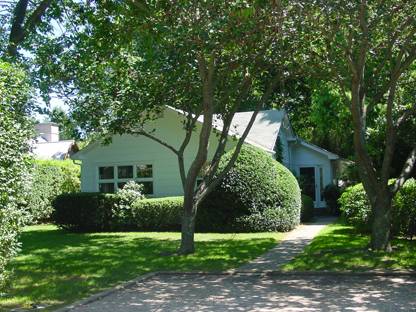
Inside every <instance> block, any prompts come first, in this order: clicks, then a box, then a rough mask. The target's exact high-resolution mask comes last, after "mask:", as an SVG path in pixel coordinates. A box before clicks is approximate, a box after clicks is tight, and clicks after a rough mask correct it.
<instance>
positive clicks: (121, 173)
mask: <svg viewBox="0 0 416 312" xmlns="http://www.w3.org/2000/svg"><path fill="white" fill-rule="evenodd" d="M117 177H118V178H119V179H133V166H118V167H117Z"/></svg>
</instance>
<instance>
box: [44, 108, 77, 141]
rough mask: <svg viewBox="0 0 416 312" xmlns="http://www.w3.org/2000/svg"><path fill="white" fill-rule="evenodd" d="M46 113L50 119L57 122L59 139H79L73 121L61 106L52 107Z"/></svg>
mask: <svg viewBox="0 0 416 312" xmlns="http://www.w3.org/2000/svg"><path fill="white" fill-rule="evenodd" d="M48 115H49V120H50V121H52V122H54V123H56V124H58V126H59V137H60V139H61V140H71V139H73V140H79V139H80V138H81V135H80V131H79V129H78V128H77V126H76V123H75V121H74V120H72V118H71V117H70V116H68V114H67V113H66V112H65V111H64V110H63V109H62V108H60V107H54V108H52V109H51V110H50V111H49V114H48Z"/></svg>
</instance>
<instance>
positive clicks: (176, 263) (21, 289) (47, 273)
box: [0, 229, 276, 310]
mask: <svg viewBox="0 0 416 312" xmlns="http://www.w3.org/2000/svg"><path fill="white" fill-rule="evenodd" d="M206 235H207V236H209V235H210V234H206ZM178 238H179V235H178V234H177V233H154V237H152V233H100V234H72V233H66V232H64V231H60V230H55V229H50V230H34V231H27V232H24V233H23V235H22V243H23V251H22V253H21V254H20V256H19V257H18V258H17V259H16V261H15V262H14V264H13V267H14V273H15V274H14V281H13V284H12V287H11V289H10V291H9V292H8V294H7V297H4V298H0V310H1V307H11V306H27V305H30V304H33V303H37V304H46V305H57V304H58V305H60V304H66V303H69V302H72V301H75V300H76V299H79V298H82V297H85V296H86V295H88V294H91V293H95V292H97V291H99V290H101V289H103V288H107V287H110V286H113V285H116V284H118V283H120V282H121V281H125V280H129V279H132V278H134V277H137V276H138V275H140V274H144V273H146V272H152V271H160V270H172V271H189V270H224V269H228V268H231V267H236V266H239V265H241V264H242V263H244V262H247V261H249V260H251V259H252V258H254V257H256V256H258V255H260V254H262V253H263V252H265V251H267V250H268V249H269V248H271V247H273V246H274V245H275V244H276V240H275V239H273V238H272V237H264V238H251V239H249V238H247V239H232V237H230V236H228V237H227V239H214V240H209V239H208V240H205V241H204V240H202V241H197V243H196V250H197V251H196V253H195V254H192V255H188V256H174V255H172V256H160V254H161V253H162V252H163V253H173V252H174V251H175V250H176V249H177V247H178V246H179V240H178ZM216 238H217V237H216Z"/></svg>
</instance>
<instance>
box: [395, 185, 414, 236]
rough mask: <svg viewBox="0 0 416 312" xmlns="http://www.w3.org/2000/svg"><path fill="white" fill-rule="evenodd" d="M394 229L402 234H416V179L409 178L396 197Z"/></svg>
mask: <svg viewBox="0 0 416 312" xmlns="http://www.w3.org/2000/svg"><path fill="white" fill-rule="evenodd" d="M393 209H394V210H393V211H394V217H393V229H395V231H396V232H397V233H400V234H401V235H403V236H405V237H408V238H410V239H411V238H413V237H415V236H416V180H415V179H411V180H408V181H407V182H406V183H405V185H404V186H403V187H402V189H401V190H400V191H399V192H398V193H397V195H396V197H395V198H394V207H393Z"/></svg>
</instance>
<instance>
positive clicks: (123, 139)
mask: <svg viewBox="0 0 416 312" xmlns="http://www.w3.org/2000/svg"><path fill="white" fill-rule="evenodd" d="M180 121H181V117H178V114H177V113H176V112H173V111H170V110H166V112H165V116H164V118H163V119H161V120H158V122H157V130H156V131H155V133H154V135H155V136H157V137H158V138H161V139H163V140H164V141H166V142H167V143H168V144H170V145H172V146H174V147H175V148H178V147H179V146H180V144H181V142H182V140H183V137H184V135H185V131H184V130H183V129H182V123H181V122H180ZM152 127H153V128H156V125H155V124H153V125H149V129H153V128H152ZM199 127H200V125H198V128H197V130H196V131H195V132H194V134H193V136H192V139H191V141H190V143H189V145H188V148H187V149H186V151H185V165H186V167H188V166H189V165H190V163H191V161H192V156H194V155H195V153H196V149H197V142H198V133H199V131H198V130H199ZM216 142H217V138H216V136H215V135H212V136H211V142H210V146H209V158H212V156H213V153H214V150H215V148H216ZM234 145H235V143H234V142H230V144H229V147H228V149H229V148H230V147H231V146H234ZM80 159H81V160H82V170H81V188H82V191H83V192H97V191H98V167H99V166H105V165H123V164H152V165H153V192H154V194H153V195H154V196H155V197H163V196H174V195H181V194H183V191H182V185H181V180H180V175H179V169H178V161H177V157H176V155H175V154H174V153H173V152H172V151H171V150H169V149H167V148H166V147H164V146H162V145H161V144H159V143H157V142H155V141H153V140H151V139H149V138H146V137H143V136H132V135H122V136H114V137H113V141H112V143H111V144H109V145H99V146H96V147H95V148H92V149H90V150H89V151H86V152H85V154H83V155H80Z"/></svg>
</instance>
